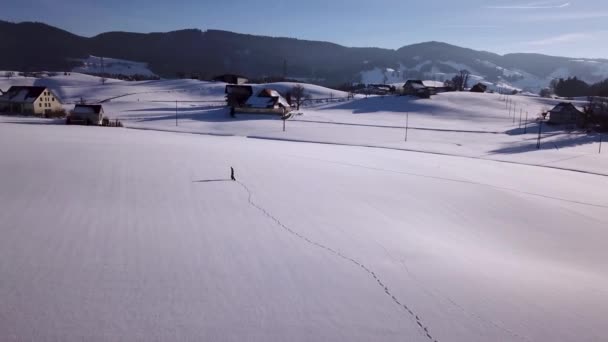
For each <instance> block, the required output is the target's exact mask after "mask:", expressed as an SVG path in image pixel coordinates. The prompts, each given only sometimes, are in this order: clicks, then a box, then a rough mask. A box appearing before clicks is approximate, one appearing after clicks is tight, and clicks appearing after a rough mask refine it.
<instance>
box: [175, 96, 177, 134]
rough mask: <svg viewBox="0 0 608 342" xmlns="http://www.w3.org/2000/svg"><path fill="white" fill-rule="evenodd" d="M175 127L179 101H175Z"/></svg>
mask: <svg viewBox="0 0 608 342" xmlns="http://www.w3.org/2000/svg"><path fill="white" fill-rule="evenodd" d="M175 127H177V100H175Z"/></svg>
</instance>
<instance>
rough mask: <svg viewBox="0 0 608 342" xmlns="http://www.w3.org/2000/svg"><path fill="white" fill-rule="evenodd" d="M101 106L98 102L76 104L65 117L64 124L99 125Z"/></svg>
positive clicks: (101, 117)
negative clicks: (93, 103)
mask: <svg viewBox="0 0 608 342" xmlns="http://www.w3.org/2000/svg"><path fill="white" fill-rule="evenodd" d="M103 114H104V111H103V106H102V105H100V104H96V105H92V104H77V105H75V106H74V109H73V110H72V111H71V112H70V115H69V116H68V118H67V119H66V124H68V125H71V124H83V125H101V124H102V122H103Z"/></svg>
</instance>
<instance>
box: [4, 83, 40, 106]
mask: <svg viewBox="0 0 608 342" xmlns="http://www.w3.org/2000/svg"><path fill="white" fill-rule="evenodd" d="M46 90H47V88H46V87H28V86H12V87H10V88H9V90H8V91H7V92H6V93H5V94H4V95H2V97H1V98H2V99H3V100H5V101H6V100H8V101H11V102H34V101H36V99H37V98H38V97H40V95H41V94H42V93H43V92H45V91H46Z"/></svg>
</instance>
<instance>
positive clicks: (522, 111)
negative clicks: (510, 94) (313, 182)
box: [519, 108, 524, 129]
mask: <svg viewBox="0 0 608 342" xmlns="http://www.w3.org/2000/svg"><path fill="white" fill-rule="evenodd" d="M523 114H524V109H523V108H519V128H520V129H521V117H522V115H523Z"/></svg>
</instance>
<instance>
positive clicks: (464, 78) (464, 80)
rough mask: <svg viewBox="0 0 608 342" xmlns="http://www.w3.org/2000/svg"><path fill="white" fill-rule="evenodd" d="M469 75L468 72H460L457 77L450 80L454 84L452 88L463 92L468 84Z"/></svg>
mask: <svg viewBox="0 0 608 342" xmlns="http://www.w3.org/2000/svg"><path fill="white" fill-rule="evenodd" d="M470 76H471V73H470V72H469V71H468V70H460V72H459V73H458V75H456V76H454V78H452V82H453V83H454V87H455V88H456V90H458V91H463V90H465V89H466V87H467V84H468V83H469V77H470Z"/></svg>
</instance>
